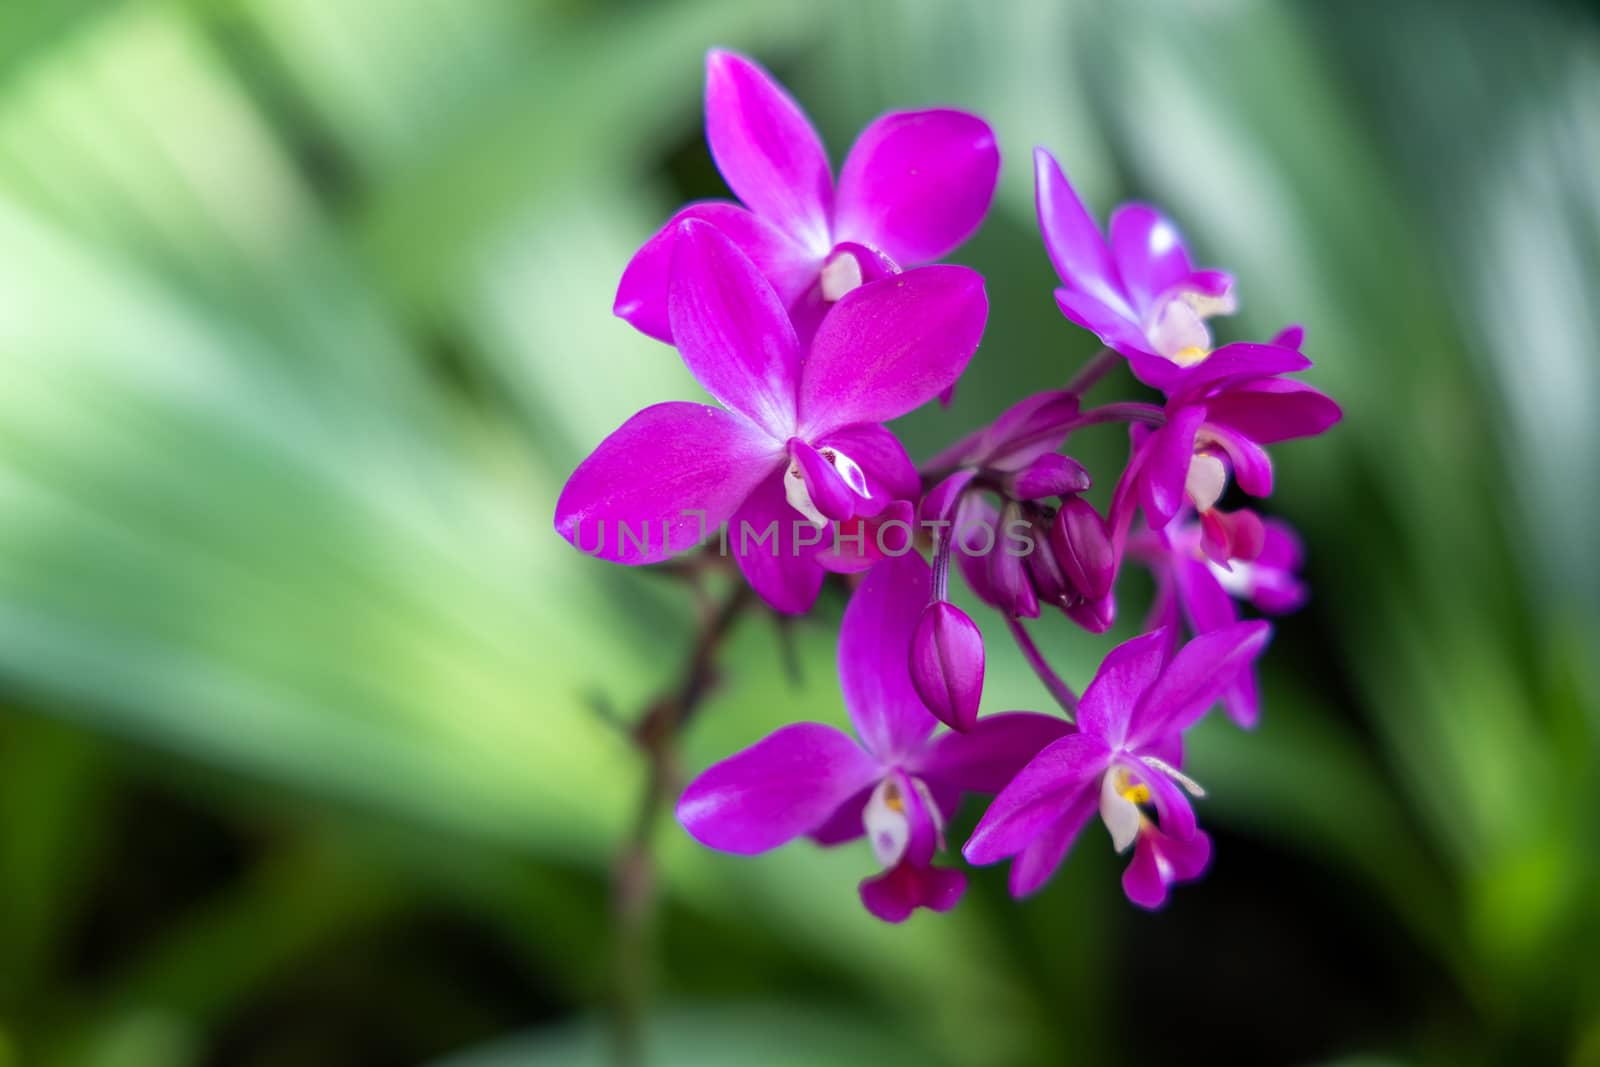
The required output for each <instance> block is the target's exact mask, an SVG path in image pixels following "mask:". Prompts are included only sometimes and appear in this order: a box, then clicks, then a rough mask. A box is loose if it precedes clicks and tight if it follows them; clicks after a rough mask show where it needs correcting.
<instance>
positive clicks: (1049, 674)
mask: <svg viewBox="0 0 1600 1067" xmlns="http://www.w3.org/2000/svg"><path fill="white" fill-rule="evenodd" d="M1006 626H1008V627H1009V628H1010V629H1011V636H1012V637H1014V638H1016V641H1017V647H1018V648H1020V649H1021V650H1022V655H1023V656H1024V658H1026V659H1027V661H1028V666H1030V667H1032V668H1033V673H1034V674H1037V675H1038V676H1039V680H1040V681H1041V682H1043V683H1044V687H1045V688H1046V689H1048V690H1050V695H1051V696H1053V697H1055V700H1056V703H1057V704H1060V705H1061V710H1062V711H1064V712H1066V713H1067V720H1068V721H1069V722H1076V721H1077V718H1078V696H1077V694H1076V693H1074V692H1073V691H1072V689H1071V687H1069V686H1068V685H1067V683H1066V682H1063V681H1062V680H1061V676H1060V675H1059V674H1057V673H1056V672H1055V671H1054V670H1052V669H1051V667H1050V664H1049V663H1048V662H1046V661H1045V658H1044V653H1042V652H1040V651H1039V646H1038V644H1036V643H1035V642H1034V640H1033V635H1032V634H1030V633H1028V628H1027V627H1026V626H1024V625H1023V624H1022V620H1021V619H1019V618H1017V617H1016V616H1015V615H1007V616H1006Z"/></svg>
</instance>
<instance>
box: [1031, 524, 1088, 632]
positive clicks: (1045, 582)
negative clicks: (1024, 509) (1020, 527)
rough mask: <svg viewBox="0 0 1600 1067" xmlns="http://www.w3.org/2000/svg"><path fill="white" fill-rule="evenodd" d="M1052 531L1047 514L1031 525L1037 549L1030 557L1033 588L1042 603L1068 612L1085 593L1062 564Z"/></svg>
mask: <svg viewBox="0 0 1600 1067" xmlns="http://www.w3.org/2000/svg"><path fill="white" fill-rule="evenodd" d="M1050 528H1051V522H1050V520H1049V519H1047V518H1045V517H1044V516H1043V515H1040V516H1038V517H1037V518H1035V519H1034V520H1033V522H1032V524H1031V526H1030V529H1031V530H1032V534H1033V543H1034V548H1033V552H1032V554H1030V555H1029V556H1028V557H1027V565H1028V577H1030V578H1031V579H1033V589H1034V592H1035V593H1036V594H1037V595H1038V597H1039V603H1041V604H1053V605H1055V606H1056V607H1058V608H1062V609H1065V608H1066V607H1067V606H1068V605H1070V604H1071V603H1072V602H1073V601H1075V600H1079V599H1081V598H1082V596H1083V594H1082V593H1080V592H1079V591H1078V589H1077V587H1076V586H1074V585H1073V584H1072V582H1071V580H1070V579H1068V578H1067V575H1066V572H1065V571H1063V570H1062V569H1061V562H1060V561H1059V560H1057V559H1056V554H1055V550H1054V549H1052V548H1051V547H1050Z"/></svg>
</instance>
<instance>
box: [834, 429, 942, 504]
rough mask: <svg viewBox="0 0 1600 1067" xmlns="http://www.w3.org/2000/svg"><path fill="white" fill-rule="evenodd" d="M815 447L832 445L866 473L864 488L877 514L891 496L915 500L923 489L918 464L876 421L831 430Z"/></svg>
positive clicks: (898, 498)
mask: <svg viewBox="0 0 1600 1067" xmlns="http://www.w3.org/2000/svg"><path fill="white" fill-rule="evenodd" d="M816 446H817V447H818V448H831V449H834V450H835V451H837V452H839V453H842V454H843V455H846V456H849V457H850V458H851V459H853V460H855V461H856V463H857V464H858V465H860V467H861V469H862V471H864V472H865V473H866V475H867V489H868V491H869V494H870V497H871V499H872V501H873V503H874V505H875V506H874V507H873V508H872V509H871V510H869V511H865V512H864V513H866V514H876V512H877V510H878V509H879V507H881V506H882V505H885V504H887V503H888V502H889V501H891V500H915V499H917V496H918V495H919V494H920V492H921V490H922V478H921V476H920V475H918V474H917V465H916V464H915V463H912V462H911V457H910V456H909V455H907V454H906V448H905V445H902V444H901V443H900V439H899V438H898V437H896V436H895V435H894V434H893V433H892V432H890V431H889V430H888V429H886V428H885V427H884V426H882V425H881V424H879V423H858V424H857V425H854V426H845V427H843V428H841V429H838V430H832V431H830V432H828V433H826V434H823V435H822V436H820V437H818V438H817V439H816Z"/></svg>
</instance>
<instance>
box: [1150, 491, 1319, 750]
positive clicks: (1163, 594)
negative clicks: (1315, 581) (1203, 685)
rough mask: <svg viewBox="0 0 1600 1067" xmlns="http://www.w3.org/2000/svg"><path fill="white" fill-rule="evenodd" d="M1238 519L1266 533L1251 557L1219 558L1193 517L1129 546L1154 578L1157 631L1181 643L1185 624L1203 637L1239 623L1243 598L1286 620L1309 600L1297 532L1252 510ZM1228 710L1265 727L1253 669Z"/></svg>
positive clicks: (1227, 698) (1232, 692)
mask: <svg viewBox="0 0 1600 1067" xmlns="http://www.w3.org/2000/svg"><path fill="white" fill-rule="evenodd" d="M1238 516H1239V517H1240V518H1241V519H1242V518H1243V517H1244V516H1249V519H1250V521H1253V522H1254V524H1255V526H1257V527H1259V530H1260V533H1259V535H1255V536H1253V538H1252V540H1253V542H1254V546H1253V547H1254V549H1255V550H1254V551H1253V552H1251V553H1250V556H1249V558H1241V557H1233V558H1224V559H1222V560H1218V559H1215V558H1213V551H1212V550H1210V549H1208V548H1207V547H1206V541H1207V540H1208V535H1207V533H1206V531H1205V530H1204V529H1203V527H1202V525H1201V524H1200V523H1199V522H1197V521H1194V520H1193V519H1191V518H1188V517H1186V516H1180V517H1179V518H1178V519H1177V520H1176V521H1174V522H1172V523H1170V524H1169V525H1168V526H1167V528H1166V529H1165V530H1160V531H1149V530H1146V531H1143V532H1141V533H1140V534H1139V535H1137V536H1136V537H1134V538H1133V539H1132V540H1130V541H1129V542H1128V553H1129V554H1130V555H1131V556H1133V557H1134V558H1136V559H1138V560H1140V561H1142V562H1143V563H1144V564H1145V565H1146V566H1148V567H1149V568H1150V570H1151V573H1152V574H1153V575H1154V576H1155V580H1156V599H1155V605H1154V607H1153V608H1152V609H1151V612H1150V623H1151V625H1152V626H1164V627H1166V629H1167V632H1168V634H1170V635H1172V637H1173V639H1174V640H1176V638H1177V636H1178V635H1179V634H1180V633H1181V632H1182V630H1183V628H1184V627H1185V626H1187V628H1188V629H1189V631H1190V632H1192V633H1196V634H1201V633H1207V632H1209V631H1212V630H1220V629H1222V628H1224V627H1227V626H1231V625H1233V624H1234V623H1236V622H1238V621H1239V609H1238V606H1237V604H1236V603H1235V601H1236V600H1243V601H1247V602H1248V603H1250V604H1251V605H1253V606H1254V607H1255V608H1256V609H1257V610H1258V611H1264V612H1266V613H1267V614H1269V615H1282V614H1287V613H1288V612H1291V611H1294V610H1296V609H1297V608H1299V607H1300V606H1301V605H1302V604H1304V603H1305V602H1306V598H1307V596H1308V593H1307V590H1306V585H1305V583H1304V582H1303V581H1301V580H1300V578H1299V574H1298V572H1299V569H1300V564H1301V560H1302V558H1303V551H1302V549H1301V547H1300V538H1299V537H1298V536H1296V534H1295V532H1294V530H1293V529H1291V528H1290V527H1289V525H1288V524H1287V523H1284V522H1279V521H1277V520H1275V519H1267V520H1265V521H1262V520H1259V519H1256V518H1255V516H1254V515H1253V514H1251V513H1250V512H1239V513H1238ZM1222 706H1223V707H1224V708H1225V709H1226V710H1227V712H1228V717H1229V718H1231V719H1233V721H1234V722H1236V723H1238V724H1239V725H1240V726H1243V727H1245V728H1247V729H1248V728H1249V727H1252V726H1254V725H1255V724H1256V723H1257V722H1258V721H1260V718H1261V696H1260V688H1259V686H1258V684H1257V682H1256V676H1255V670H1254V669H1253V668H1251V669H1247V670H1245V671H1242V672H1241V673H1240V674H1239V678H1238V680H1237V682H1235V684H1234V685H1233V687H1232V688H1231V689H1229V690H1228V691H1227V692H1226V693H1224V694H1223V697H1222Z"/></svg>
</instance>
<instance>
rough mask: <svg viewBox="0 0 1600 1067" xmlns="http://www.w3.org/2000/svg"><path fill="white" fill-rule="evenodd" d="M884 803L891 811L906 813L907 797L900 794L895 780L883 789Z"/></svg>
mask: <svg viewBox="0 0 1600 1067" xmlns="http://www.w3.org/2000/svg"><path fill="white" fill-rule="evenodd" d="M883 803H884V806H885V807H887V808H888V809H889V810H890V811H896V812H900V813H901V814H904V813H905V810H906V798H905V797H903V796H901V795H900V789H899V787H897V786H896V785H895V784H894V783H893V782H890V783H889V785H888V786H887V787H886V788H885V789H884V791H883Z"/></svg>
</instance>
